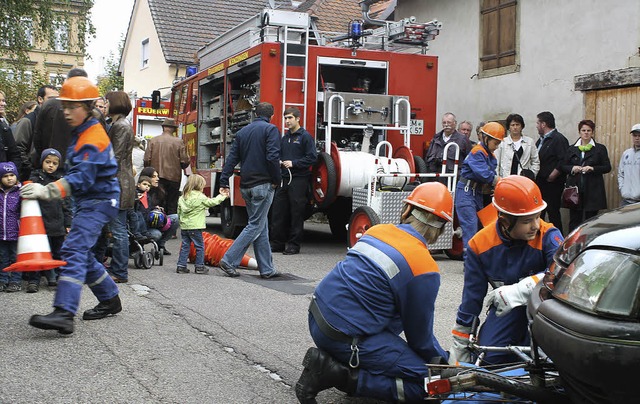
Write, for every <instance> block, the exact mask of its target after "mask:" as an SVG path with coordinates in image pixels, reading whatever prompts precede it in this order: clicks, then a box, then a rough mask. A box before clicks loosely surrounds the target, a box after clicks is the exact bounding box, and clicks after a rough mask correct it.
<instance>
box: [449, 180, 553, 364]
mask: <svg viewBox="0 0 640 404" xmlns="http://www.w3.org/2000/svg"><path fill="white" fill-rule="evenodd" d="M493 205H494V206H495V207H496V209H497V210H498V220H497V221H496V222H495V223H492V224H490V225H488V226H487V227H485V228H484V229H482V230H480V231H479V232H478V233H476V235H475V236H473V238H472V239H471V240H470V241H469V248H468V250H467V256H466V258H465V262H464V288H463V290H462V303H461V304H460V307H459V308H458V315H457V317H456V324H455V327H454V329H453V331H452V334H453V346H452V347H451V356H450V357H449V363H451V364H455V363H456V362H471V361H472V358H471V352H470V351H469V350H468V349H467V345H468V343H469V332H470V331H471V326H472V323H473V322H474V321H475V319H477V318H478V316H479V315H480V312H481V310H482V302H483V300H484V297H485V295H486V294H487V286H488V285H491V286H492V287H493V288H494V289H493V290H492V291H491V292H490V293H489V300H488V302H489V306H490V308H489V312H488V314H487V318H486V321H485V322H484V324H483V325H482V327H481V329H480V332H479V335H478V338H479V343H480V345H487V346H507V345H528V344H529V333H528V330H527V315H526V307H525V305H526V303H527V300H528V298H529V296H530V295H531V291H532V290H533V288H534V286H535V285H536V284H537V283H538V281H539V280H540V279H541V278H542V275H543V274H544V271H545V270H546V269H547V268H548V267H549V265H551V263H552V262H553V255H554V254H555V252H556V250H557V249H558V247H559V245H560V243H562V240H563V238H562V234H561V233H560V231H559V230H558V229H556V228H555V227H553V225H551V224H549V223H546V222H544V221H543V220H541V219H540V215H541V214H542V211H544V209H545V208H546V207H547V203H546V202H545V201H544V200H542V194H541V193H540V189H539V188H538V186H537V185H536V184H535V183H534V182H533V181H531V180H530V179H528V178H526V177H522V176H519V175H510V176H508V177H505V178H504V179H502V180H500V181H499V182H498V184H497V185H496V188H495V192H494V197H493ZM514 361H517V358H516V357H515V356H514V355H512V354H509V353H501V352H488V353H487V354H486V356H485V357H484V363H485V364H503V363H508V362H514Z"/></svg>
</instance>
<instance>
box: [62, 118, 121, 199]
mask: <svg viewBox="0 0 640 404" xmlns="http://www.w3.org/2000/svg"><path fill="white" fill-rule="evenodd" d="M71 134H72V138H71V144H70V145H69V148H68V149H67V159H66V162H65V165H66V171H67V174H66V175H65V176H64V179H65V180H66V181H67V182H68V183H69V185H70V186H71V191H72V194H73V197H74V199H75V201H76V202H78V203H80V202H82V201H83V200H89V199H99V200H105V199H107V200H109V199H115V200H116V201H119V200H120V186H119V185H118V179H117V178H116V173H117V172H118V163H117V162H116V158H115V155H114V154H113V148H112V147H111V141H109V136H107V133H106V132H105V131H104V129H103V128H102V125H100V123H99V122H98V121H97V120H96V119H95V118H91V119H89V120H87V121H86V122H84V123H83V124H81V125H80V126H78V127H76V128H74V129H73V130H72V131H71Z"/></svg>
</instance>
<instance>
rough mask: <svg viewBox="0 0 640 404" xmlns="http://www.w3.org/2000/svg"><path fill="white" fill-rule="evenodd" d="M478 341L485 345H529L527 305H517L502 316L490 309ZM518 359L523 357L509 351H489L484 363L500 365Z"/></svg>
mask: <svg viewBox="0 0 640 404" xmlns="http://www.w3.org/2000/svg"><path fill="white" fill-rule="evenodd" d="M478 343H479V344H480V345H484V346H508V345H519V346H529V344H530V337H529V329H528V320H527V307H526V306H520V307H515V308H514V309H513V310H511V311H510V312H509V313H507V314H505V315H504V316H501V317H498V316H496V311H495V309H491V310H489V314H487V318H486V320H485V321H484V323H483V324H482V327H480V330H479V332H478ZM518 361H521V359H519V358H518V357H517V356H516V355H514V354H511V353H508V352H487V353H486V355H485V357H484V359H483V364H484V365H499V364H506V363H513V362H518Z"/></svg>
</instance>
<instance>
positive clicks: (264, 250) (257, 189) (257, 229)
mask: <svg viewBox="0 0 640 404" xmlns="http://www.w3.org/2000/svg"><path fill="white" fill-rule="evenodd" d="M255 113H256V116H257V118H256V119H255V120H254V121H253V122H251V123H250V124H249V125H247V126H245V127H244V128H242V129H240V131H239V132H238V133H237V134H236V137H235V139H234V141H233V144H232V145H231V150H230V151H229V154H228V155H227V158H226V159H225V162H224V167H223V169H222V174H221V175H220V193H221V194H224V195H227V196H229V178H230V177H231V175H232V174H233V169H234V168H235V166H236V164H238V163H240V164H241V168H240V193H241V195H242V199H244V201H245V203H246V205H247V216H248V218H249V223H248V224H247V227H245V228H244V229H243V230H242V232H241V233H240V235H238V237H237V238H236V239H235V241H234V242H233V244H232V245H231V247H230V248H229V249H228V250H227V252H226V253H225V254H224V256H223V257H222V259H221V260H220V269H222V270H223V271H224V272H225V273H226V274H227V275H228V276H232V277H235V276H239V275H240V274H239V273H238V271H237V270H236V268H237V267H238V265H240V261H241V260H242V257H243V256H244V253H245V252H246V251H247V248H249V244H251V243H253V251H254V253H255V255H256V260H257V261H258V269H259V270H260V276H262V277H263V278H271V277H274V276H277V275H278V272H277V271H276V269H275V268H274V267H273V262H272V257H271V247H270V246H269V225H268V221H267V216H268V214H269V207H270V206H271V201H272V200H273V194H274V192H275V189H276V188H277V187H278V185H280V181H281V180H282V175H281V173H280V132H279V131H278V128H277V127H276V126H275V125H273V124H270V123H269V121H270V120H271V118H272V117H273V105H271V104H269V103H268V102H261V103H259V104H258V106H257V107H256V111H255Z"/></svg>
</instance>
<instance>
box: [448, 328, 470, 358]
mask: <svg viewBox="0 0 640 404" xmlns="http://www.w3.org/2000/svg"><path fill="white" fill-rule="evenodd" d="M470 333H471V327H465V326H463V325H460V324H458V323H456V325H455V326H454V327H453V330H451V335H452V336H453V345H451V348H450V349H449V364H450V365H458V364H459V362H471V351H469V348H467V346H468V345H469V334H470Z"/></svg>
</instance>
